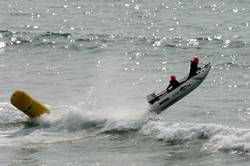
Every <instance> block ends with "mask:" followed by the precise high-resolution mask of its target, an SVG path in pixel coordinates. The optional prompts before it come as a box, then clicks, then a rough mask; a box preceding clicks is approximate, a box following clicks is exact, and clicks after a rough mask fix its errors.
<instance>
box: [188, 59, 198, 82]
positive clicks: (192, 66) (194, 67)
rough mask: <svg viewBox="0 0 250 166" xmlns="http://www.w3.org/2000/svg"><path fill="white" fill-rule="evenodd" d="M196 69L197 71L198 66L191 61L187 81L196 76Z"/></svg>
mask: <svg viewBox="0 0 250 166" xmlns="http://www.w3.org/2000/svg"><path fill="white" fill-rule="evenodd" d="M197 69H198V64H197V63H195V62H194V61H191V64H190V72H189V76H188V79H189V78H191V77H193V76H195V75H196V72H197Z"/></svg>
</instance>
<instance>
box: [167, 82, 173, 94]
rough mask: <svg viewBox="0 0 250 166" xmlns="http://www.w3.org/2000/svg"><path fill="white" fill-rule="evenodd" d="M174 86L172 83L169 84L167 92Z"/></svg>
mask: <svg viewBox="0 0 250 166" xmlns="http://www.w3.org/2000/svg"><path fill="white" fill-rule="evenodd" d="M171 87H172V85H171V83H170V84H169V85H168V87H167V92H169V91H170V88H171Z"/></svg>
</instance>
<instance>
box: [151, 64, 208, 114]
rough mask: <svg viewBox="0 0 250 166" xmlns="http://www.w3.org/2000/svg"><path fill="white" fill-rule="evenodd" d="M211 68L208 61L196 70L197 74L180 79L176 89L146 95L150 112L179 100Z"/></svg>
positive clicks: (196, 85)
mask: <svg viewBox="0 0 250 166" xmlns="http://www.w3.org/2000/svg"><path fill="white" fill-rule="evenodd" d="M210 69H211V64H210V63H208V64H206V65H205V66H203V67H202V68H200V69H199V70H198V71H197V74H196V75H195V76H193V77H191V78H190V79H187V78H188V76H186V77H184V78H183V79H181V80H180V81H179V82H180V83H181V85H179V86H178V87H177V88H176V89H174V90H172V91H171V92H167V90H166V89H165V90H164V91H162V92H160V93H159V94H155V93H154V92H153V93H151V94H149V95H148V96H147V101H148V103H149V104H150V109H149V110H150V112H155V113H157V114H160V113H161V112H162V111H164V110H165V109H167V108H168V107H170V106H171V105H173V104H174V103H175V102H177V101H179V100H180V99H182V98H183V97H185V96H186V95H187V94H189V93H190V92H192V91H193V90H194V89H195V88H197V87H198V86H199V85H200V84H201V83H202V81H203V80H204V79H205V78H206V76H207V74H208V73H209V71H210Z"/></svg>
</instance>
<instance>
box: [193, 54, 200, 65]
mask: <svg viewBox="0 0 250 166" xmlns="http://www.w3.org/2000/svg"><path fill="white" fill-rule="evenodd" d="M193 62H194V63H196V64H198V63H199V58H198V56H197V55H195V56H194V58H193Z"/></svg>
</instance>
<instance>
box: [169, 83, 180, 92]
mask: <svg viewBox="0 0 250 166" xmlns="http://www.w3.org/2000/svg"><path fill="white" fill-rule="evenodd" d="M169 82H170V84H169V85H168V87H167V92H171V91H172V90H174V89H175V88H177V87H178V86H179V85H180V83H179V82H178V81H177V80H170V81H169Z"/></svg>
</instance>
